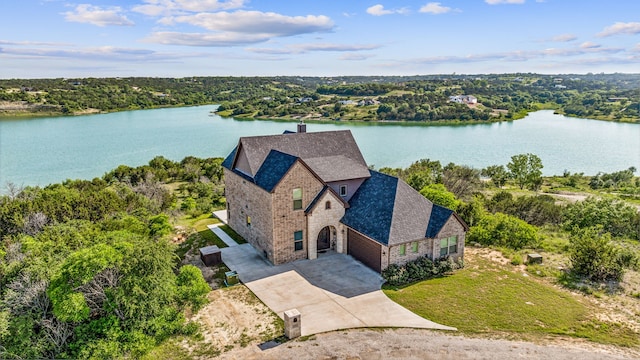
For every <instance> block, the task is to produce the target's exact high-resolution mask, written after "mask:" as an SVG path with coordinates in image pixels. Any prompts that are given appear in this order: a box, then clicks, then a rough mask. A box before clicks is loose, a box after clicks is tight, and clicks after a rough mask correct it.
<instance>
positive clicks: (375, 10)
mask: <svg viewBox="0 0 640 360" xmlns="http://www.w3.org/2000/svg"><path fill="white" fill-rule="evenodd" d="M408 12H409V10H408V9H407V8H400V9H391V10H389V9H385V8H384V6H383V5H381V4H376V5H373V6H370V7H368V8H367V14H369V15H373V16H382V15H390V14H407V13H408Z"/></svg>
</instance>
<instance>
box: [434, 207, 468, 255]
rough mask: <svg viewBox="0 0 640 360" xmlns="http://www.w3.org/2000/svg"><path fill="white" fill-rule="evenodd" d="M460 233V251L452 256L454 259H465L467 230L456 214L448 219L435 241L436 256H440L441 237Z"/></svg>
mask: <svg viewBox="0 0 640 360" xmlns="http://www.w3.org/2000/svg"><path fill="white" fill-rule="evenodd" d="M453 235H458V252H457V253H456V254H451V255H450V256H451V258H452V259H453V260H456V261H457V260H458V259H463V258H464V239H465V231H464V227H463V226H462V224H460V222H459V221H458V219H456V217H455V216H453V215H452V216H451V217H450V218H449V220H447V222H446V224H444V226H443V227H442V230H440V233H438V236H437V237H436V239H435V242H434V254H433V255H434V257H436V258H438V257H439V256H440V239H443V238H447V237H449V236H453Z"/></svg>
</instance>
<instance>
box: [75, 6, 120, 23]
mask: <svg viewBox="0 0 640 360" xmlns="http://www.w3.org/2000/svg"><path fill="white" fill-rule="evenodd" d="M64 15H65V20H67V21H71V22H79V23H87V24H92V25H96V26H109V25H115V26H132V25H133V22H132V21H130V20H129V19H127V17H126V16H124V15H123V14H122V9H121V8H120V7H119V6H114V7H109V8H101V7H99V6H93V5H89V4H80V5H78V6H76V8H75V10H74V11H68V12H66V13H64Z"/></svg>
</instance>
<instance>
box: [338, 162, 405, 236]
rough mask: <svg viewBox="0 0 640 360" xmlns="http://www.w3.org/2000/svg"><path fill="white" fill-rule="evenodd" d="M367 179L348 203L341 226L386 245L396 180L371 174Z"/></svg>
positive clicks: (384, 175) (374, 173)
mask: <svg viewBox="0 0 640 360" xmlns="http://www.w3.org/2000/svg"><path fill="white" fill-rule="evenodd" d="M370 173H371V177H370V178H369V179H367V180H366V181H365V182H364V183H362V185H361V186H360V188H359V189H358V191H356V193H355V194H354V195H353V197H352V198H351V200H350V201H349V205H350V207H349V209H347V210H346V211H345V214H344V217H342V220H341V222H342V223H343V224H345V225H347V226H349V227H350V228H352V229H354V230H356V231H358V232H360V233H362V234H364V235H366V236H368V237H370V238H371V239H373V240H375V241H377V242H380V243H382V244H384V245H388V241H389V233H390V231H391V221H392V219H393V206H394V203H395V200H396V189H397V186H398V178H396V177H393V176H389V175H386V174H383V173H379V172H377V171H370Z"/></svg>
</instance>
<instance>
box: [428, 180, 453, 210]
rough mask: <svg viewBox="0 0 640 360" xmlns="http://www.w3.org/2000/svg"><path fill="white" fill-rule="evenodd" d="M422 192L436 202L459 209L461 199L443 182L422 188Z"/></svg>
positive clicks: (449, 207)
mask: <svg viewBox="0 0 640 360" xmlns="http://www.w3.org/2000/svg"><path fill="white" fill-rule="evenodd" d="M420 194H421V195H422V196H424V197H426V198H427V199H429V200H431V201H432V202H433V203H434V204H437V205H440V206H444V207H446V208H448V209H451V210H454V211H455V210H457V209H458V206H460V204H461V201H460V200H458V199H456V196H455V195H454V194H453V193H452V192H449V191H448V190H447V189H446V188H445V187H444V185H442V184H429V185H427V186H425V187H423V188H422V189H421V190H420Z"/></svg>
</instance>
